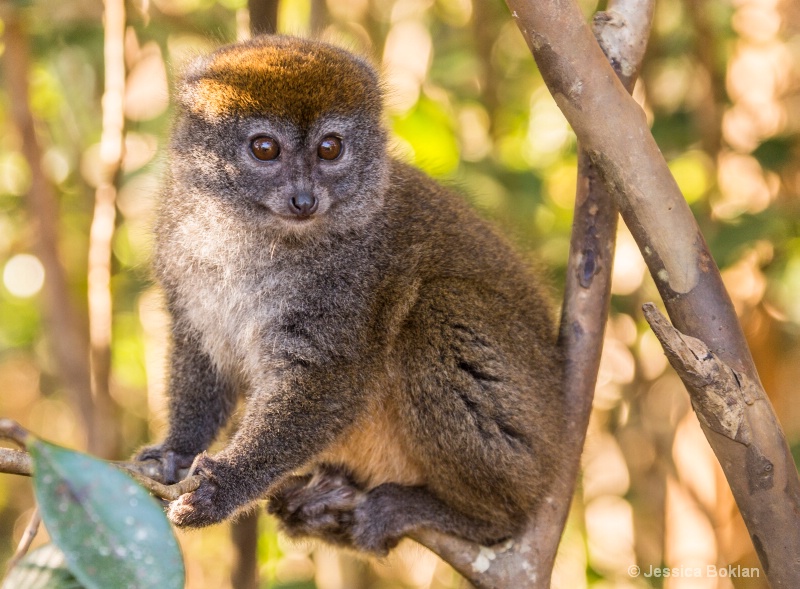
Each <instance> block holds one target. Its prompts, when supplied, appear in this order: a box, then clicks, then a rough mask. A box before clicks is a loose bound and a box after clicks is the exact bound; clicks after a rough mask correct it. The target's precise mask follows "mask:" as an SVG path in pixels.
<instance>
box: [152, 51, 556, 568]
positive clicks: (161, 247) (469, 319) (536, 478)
mask: <svg viewBox="0 0 800 589" xmlns="http://www.w3.org/2000/svg"><path fill="white" fill-rule="evenodd" d="M169 161H170V167H169V178H168V181H167V183H166V188H165V190H164V195H163V200H162V203H161V207H160V212H159V216H158V222H157V227H156V248H155V263H154V266H155V273H156V276H157V277H158V280H159V282H160V284H161V286H162V287H163V289H164V292H165V293H166V299H167V304H168V308H169V312H170V314H171V317H172V352H171V360H170V366H171V370H170V377H169V398H170V401H169V407H170V418H169V433H168V434H167V437H166V439H165V440H164V442H163V443H161V444H160V445H158V446H154V447H150V448H145V449H144V450H142V451H141V452H140V453H139V454H138V458H140V459H146V458H157V459H159V460H161V461H162V465H163V467H164V473H165V478H167V479H174V477H175V473H176V470H177V469H178V468H180V467H185V466H188V465H189V464H190V463H191V462H192V461H193V460H194V461H195V466H196V472H197V473H198V474H200V475H201V476H202V481H203V482H202V484H201V486H200V487H199V488H198V489H197V490H196V491H194V492H193V493H189V494H187V495H184V496H182V497H181V498H180V499H178V500H176V501H174V502H172V504H171V505H170V508H169V517H170V519H171V520H172V521H173V522H174V523H175V524H177V525H179V526H192V527H195V526H204V525H208V524H213V523H215V522H219V521H221V520H224V519H226V518H228V517H230V516H231V515H233V514H234V513H235V512H236V511H237V510H239V509H240V508H243V507H245V506H247V505H248V504H250V503H252V502H253V501H255V500H257V499H259V498H269V500H270V503H269V509H270V511H271V512H272V513H274V514H276V515H277V516H278V517H279V518H280V519H281V521H282V525H283V527H284V529H285V530H286V531H287V532H288V533H289V534H293V535H313V536H318V537H322V538H324V539H326V540H328V541H331V542H335V543H339V544H344V545H347V546H350V547H353V548H356V549H360V550H364V551H369V552H373V553H379V554H384V553H386V551H387V550H389V549H390V548H391V547H393V546H394V545H395V544H396V543H397V542H398V540H399V539H400V538H401V537H402V536H403V535H406V534H408V533H411V532H413V531H415V530H417V529H420V528H433V529H436V530H439V531H442V532H444V533H448V534H453V535H457V536H461V537H464V538H467V539H469V540H473V541H476V542H480V543H483V544H489V543H493V542H496V541H499V540H501V539H504V538H506V537H509V536H511V535H513V534H514V533H515V532H516V531H517V530H518V529H519V528H520V527H521V526H522V525H524V522H525V518H526V514H527V513H529V512H530V510H531V509H532V508H533V507H534V506H535V505H536V504H537V503H538V502H539V501H541V500H542V498H543V496H544V495H545V493H546V492H547V491H548V487H549V485H550V482H551V481H552V479H553V477H554V476H555V474H554V471H555V468H556V463H557V458H558V456H559V453H560V452H561V449H560V448H561V441H560V440H561V436H562V432H563V429H564V425H563V412H564V408H563V397H562V390H561V381H562V374H561V372H562V361H561V358H560V354H559V352H558V350H557V348H556V345H555V339H556V334H555V328H554V323H553V317H552V315H553V310H552V307H551V306H550V304H549V303H548V301H547V297H546V296H545V295H544V292H543V291H544V289H543V288H542V286H541V284H540V280H538V279H537V277H536V275H535V274H533V273H532V272H531V270H530V269H529V268H528V267H527V265H526V264H525V263H523V262H522V261H521V259H520V258H519V257H518V256H517V255H516V254H515V253H514V252H513V251H512V249H511V248H509V246H508V245H507V244H506V243H505V241H504V240H503V239H502V238H500V237H498V236H497V235H496V233H495V232H494V231H493V230H492V229H491V228H490V227H489V226H488V225H487V224H486V223H485V222H483V221H482V220H480V219H479V218H478V217H477V216H476V215H475V214H474V213H473V212H472V211H471V210H470V209H469V208H468V206H467V205H466V204H465V202H464V201H463V200H462V199H461V198H460V197H458V196H456V195H454V194H453V193H452V192H451V191H450V190H448V189H446V188H443V187H442V186H440V185H439V184H437V183H436V182H435V181H433V180H431V179H430V178H428V177H427V176H425V175H424V174H422V173H421V172H419V171H417V170H415V169H412V168H411V167H409V166H407V165H405V164H402V163H400V162H398V161H396V160H395V159H393V158H392V157H391V156H390V155H388V153H387V134H386V130H385V128H384V124H383V105H382V93H381V83H380V81H379V78H378V75H377V74H376V72H375V70H374V69H373V68H372V67H371V66H370V65H369V64H368V63H367V62H366V61H364V60H363V59H361V58H359V57H357V56H354V55H352V54H351V53H349V52H347V51H345V50H343V49H340V48H337V47H335V46H332V45H329V44H326V43H322V42H316V41H309V40H303V39H298V38H293V37H283V36H267V37H259V38H256V39H254V40H251V41H248V42H245V43H240V44H235V45H230V46H227V47H223V48H221V49H219V50H217V51H216V52H214V53H212V54H211V55H210V56H208V57H206V58H203V59H200V60H199V61H198V62H196V63H194V65H193V66H191V67H190V68H189V69H188V71H187V72H186V73H185V75H184V76H183V78H182V80H181V82H180V84H179V86H178V115H177V120H176V124H175V128H174V132H173V136H172V141H171V145H170V160H169ZM240 393H242V394H244V395H245V397H246V403H245V408H244V413H243V415H242V417H241V423H240V426H239V427H238V430H237V431H236V433H235V434H234V435H233V437H232V439H231V440H230V442H229V443H228V445H227V446H226V447H225V448H224V449H223V450H222V451H221V452H219V453H217V454H215V455H213V456H211V455H208V454H206V453H205V450H206V449H207V448H208V447H209V445H210V444H211V443H212V441H213V440H214V438H215V437H216V435H217V434H218V432H219V430H220V429H221V427H222V426H223V425H224V424H225V423H226V422H227V421H228V418H229V417H230V414H231V412H232V410H233V408H234V405H235V403H236V400H237V395H238V394H240ZM198 455H199V456H198ZM196 456H197V458H196V460H195V457H196Z"/></svg>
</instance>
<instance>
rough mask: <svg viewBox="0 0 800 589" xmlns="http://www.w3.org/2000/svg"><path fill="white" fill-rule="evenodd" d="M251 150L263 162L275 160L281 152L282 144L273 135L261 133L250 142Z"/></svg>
mask: <svg viewBox="0 0 800 589" xmlns="http://www.w3.org/2000/svg"><path fill="white" fill-rule="evenodd" d="M250 151H251V152H252V153H253V155H254V156H255V157H256V159H258V160H261V161H262V162H268V161H270V160H274V159H275V158H277V157H278V155H280V153H281V146H280V145H278V142H277V141H275V140H274V139H273V138H272V137H267V136H266V135H261V136H260V137H256V138H255V139H253V140H252V141H251V142H250Z"/></svg>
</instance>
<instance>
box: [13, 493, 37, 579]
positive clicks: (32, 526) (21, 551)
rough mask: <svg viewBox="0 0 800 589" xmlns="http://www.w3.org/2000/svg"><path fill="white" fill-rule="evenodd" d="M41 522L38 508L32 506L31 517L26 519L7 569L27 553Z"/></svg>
mask: <svg viewBox="0 0 800 589" xmlns="http://www.w3.org/2000/svg"><path fill="white" fill-rule="evenodd" d="M41 523H42V515H41V514H40V513H39V508H38V507H34V508H33V513H32V514H31V519H30V520H28V525H27V526H25V531H24V532H22V538H20V539H19V544H18V545H17V550H16V552H14V556H12V557H11V559H10V560H9V561H8V569H7V571H10V570H11V569H13V568H14V567H15V566H16V565H17V563H18V562H19V561H20V560H22V558H23V557H24V556H25V555H26V554H27V553H28V549H30V547H31V544H32V543H33V539H34V538H36V534H38V533H39V525H40V524H41Z"/></svg>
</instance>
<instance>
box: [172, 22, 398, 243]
mask: <svg viewBox="0 0 800 589" xmlns="http://www.w3.org/2000/svg"><path fill="white" fill-rule="evenodd" d="M178 103H179V112H178V118H177V124H176V127H175V131H174V134H173V139H172V144H171V152H172V167H173V174H174V175H176V180H178V181H179V184H181V185H183V186H184V187H191V189H193V190H195V191H197V193H199V194H200V195H202V196H203V197H205V198H212V199H221V200H222V201H224V202H227V203H229V204H230V205H232V207H233V210H235V211H236V212H237V214H241V215H244V216H246V217H247V219H248V221H249V222H252V223H253V224H255V225H257V226H258V227H259V228H260V229H263V230H265V231H271V232H275V233H276V234H285V235H292V236H300V235H303V234H304V233H307V232H314V233H317V232H319V231H320V230H321V229H322V228H325V229H327V230H333V231H337V230H344V229H346V228H347V227H352V226H354V225H359V224H361V223H364V222H367V221H369V219H370V218H371V217H372V216H373V215H374V213H375V211H377V210H379V208H380V207H381V205H382V203H383V196H384V192H385V189H386V184H387V171H388V162H387V156H386V134H385V131H384V128H383V121H382V117H383V114H382V95H381V88H380V81H379V78H378V75H377V74H376V72H375V70H374V69H373V68H372V67H371V66H370V65H369V64H367V63H366V62H365V61H364V60H362V59H360V58H359V57H356V56H355V55H353V54H351V53H349V52H347V51H345V50H343V49H340V48H338V47H335V46H332V45H329V44H326V43H322V42H317V41H310V40H305V39H299V38H295V37H284V36H264V37H258V38H255V39H253V40H251V41H247V42H244V43H239V44H234V45H229V46H226V47H222V48H221V49H219V50H217V51H216V52H214V53H212V54H211V55H209V56H208V57H205V58H202V59H200V60H199V61H197V62H195V63H194V64H193V65H192V66H191V67H190V68H189V70H188V71H187V72H186V73H185V75H184V77H183V78H182V80H181V82H180V84H179V88H178Z"/></svg>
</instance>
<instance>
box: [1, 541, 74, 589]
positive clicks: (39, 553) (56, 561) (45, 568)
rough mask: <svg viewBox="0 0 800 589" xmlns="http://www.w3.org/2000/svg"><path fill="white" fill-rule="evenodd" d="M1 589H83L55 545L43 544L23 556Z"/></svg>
mask: <svg viewBox="0 0 800 589" xmlns="http://www.w3.org/2000/svg"><path fill="white" fill-rule="evenodd" d="M2 589H83V585H81V584H80V583H79V582H78V580H77V579H76V578H75V577H74V576H73V575H72V573H71V572H70V570H69V568H67V563H66V561H65V560H64V553H63V552H61V551H60V550H59V549H58V547H57V546H56V545H55V544H45V545H44V546H40V547H39V548H37V549H36V550H34V551H33V552H29V553H28V554H27V555H25V558H23V559H22V560H20V561H19V562H18V563H17V564H16V566H15V567H14V568H13V569H11V572H10V573H9V574H8V576H7V577H6V579H5V581H4V582H3V586H2Z"/></svg>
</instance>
